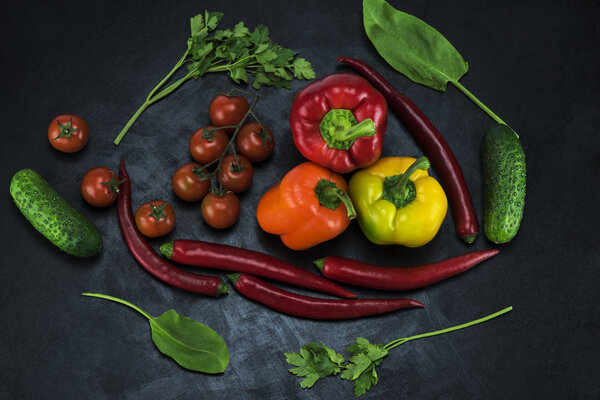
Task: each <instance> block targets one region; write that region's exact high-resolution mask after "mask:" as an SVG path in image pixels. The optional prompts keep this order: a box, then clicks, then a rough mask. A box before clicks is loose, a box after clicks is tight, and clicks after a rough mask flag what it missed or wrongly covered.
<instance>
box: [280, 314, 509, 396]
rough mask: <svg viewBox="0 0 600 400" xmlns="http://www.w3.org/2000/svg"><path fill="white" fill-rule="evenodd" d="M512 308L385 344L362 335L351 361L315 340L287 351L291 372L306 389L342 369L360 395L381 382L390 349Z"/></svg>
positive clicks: (349, 350) (477, 321) (474, 322)
mask: <svg viewBox="0 0 600 400" xmlns="http://www.w3.org/2000/svg"><path fill="white" fill-rule="evenodd" d="M511 310H512V307H507V308H505V309H503V310H500V311H498V312H495V313H494V314H491V315H488V316H487V317H483V318H479V319H476V320H474V321H471V322H467V323H465V324H461V325H457V326H453V327H451V328H446V329H441V330H438V331H434V332H428V333H423V334H420V335H414V336H410V337H406V338H400V339H396V340H393V341H391V342H390V343H388V344H386V345H385V346H384V345H381V344H372V343H370V342H369V341H368V340H367V339H365V338H361V337H359V338H357V339H356V342H354V343H352V344H351V345H350V346H348V347H347V348H346V352H348V353H350V354H351V357H350V358H349V359H348V361H346V359H345V358H344V356H342V355H341V354H340V353H337V352H336V351H335V350H332V349H330V348H328V347H326V346H324V345H323V344H317V343H312V342H311V343H308V344H305V345H304V346H302V349H300V353H296V352H292V353H283V354H284V355H285V359H286V361H287V362H288V363H289V364H291V365H294V366H295V368H291V369H289V371H290V372H291V373H292V374H294V375H297V376H299V377H302V378H304V379H302V381H300V386H301V387H302V388H303V389H306V388H310V387H312V386H313V385H314V384H315V383H316V382H317V381H318V380H319V379H322V378H325V377H327V376H330V375H338V374H340V372H341V374H340V377H341V378H342V379H345V380H349V381H354V394H355V395H356V396H357V397H358V396H362V395H363V394H365V393H366V392H367V391H368V390H369V389H371V386H373V385H376V384H377V382H378V380H379V378H378V376H377V372H376V371H375V367H377V366H378V365H379V364H381V362H382V361H383V358H384V357H386V356H387V355H388V354H389V351H390V350H392V349H393V348H394V347H397V346H400V345H401V344H404V343H406V342H409V341H411V340H415V339H421V338H425V337H430V336H436V335H441V334H444V333H448V332H452V331H456V330H459V329H464V328H467V327H469V326H473V325H477V324H480V323H482V322H485V321H488V320H490V319H492V318H496V317H498V316H500V315H502V314H505V313H507V312H509V311H511Z"/></svg>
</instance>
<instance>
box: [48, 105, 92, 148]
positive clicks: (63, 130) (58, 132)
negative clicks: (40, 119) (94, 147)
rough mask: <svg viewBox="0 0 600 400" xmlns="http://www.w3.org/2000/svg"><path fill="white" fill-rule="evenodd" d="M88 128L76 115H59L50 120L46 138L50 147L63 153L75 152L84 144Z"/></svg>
mask: <svg viewBox="0 0 600 400" xmlns="http://www.w3.org/2000/svg"><path fill="white" fill-rule="evenodd" d="M88 136H89V130H88V126H87V124H86V123H85V121H84V120H83V118H81V117H78V116H77V115H71V114H64V115H59V116H58V117H56V118H54V119H53V120H52V122H50V126H49V127H48V140H49V141H50V144H51V145H52V147H54V148H55V149H56V150H59V151H62V152H64V153H75V152H77V151H79V150H81V149H83V147H84V146H85V144H86V143H87V141H88Z"/></svg>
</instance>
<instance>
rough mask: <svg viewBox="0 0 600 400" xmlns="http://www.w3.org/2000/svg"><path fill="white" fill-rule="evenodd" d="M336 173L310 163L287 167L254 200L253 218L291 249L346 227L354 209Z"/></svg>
mask: <svg viewBox="0 0 600 400" xmlns="http://www.w3.org/2000/svg"><path fill="white" fill-rule="evenodd" d="M347 192H348V185H347V184H346V181H345V180H344V178H342V177H341V176H340V175H338V174H336V173H334V172H332V171H330V170H328V169H327V168H324V167H321V166H319V165H317V164H315V163H312V162H305V163H302V164H300V165H298V166H296V167H295V168H293V169H292V170H290V171H289V172H288V173H287V174H286V175H285V176H284V177H283V179H282V180H281V182H279V183H278V184H276V185H275V186H273V187H272V188H271V189H269V190H268V191H267V192H266V193H265V194H264V195H263V196H262V197H261V199H260V201H259V202H258V207H257V209H256V218H257V219H258V224H259V225H260V227H261V228H262V229H263V230H264V231H265V232H268V233H273V234H276V235H280V236H281V240H282V242H283V243H284V244H285V245H286V246H287V247H289V248H290V249H293V250H304V249H307V248H309V247H312V246H315V245H317V244H319V243H322V242H324V241H327V240H330V239H333V238H334V237H336V236H338V235H339V234H340V233H342V232H343V231H345V230H346V228H347V227H348V225H350V221H351V220H352V219H354V218H355V217H356V215H357V214H356V211H355V209H354V205H353V204H352V200H351V199H350V196H348V193H347Z"/></svg>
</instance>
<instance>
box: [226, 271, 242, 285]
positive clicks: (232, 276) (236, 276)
mask: <svg viewBox="0 0 600 400" xmlns="http://www.w3.org/2000/svg"><path fill="white" fill-rule="evenodd" d="M240 275H241V274H240V273H239V272H236V273H235V274H227V278H228V279H229V280H230V281H231V284H232V285H233V286H235V284H236V283H237V281H238V279H240Z"/></svg>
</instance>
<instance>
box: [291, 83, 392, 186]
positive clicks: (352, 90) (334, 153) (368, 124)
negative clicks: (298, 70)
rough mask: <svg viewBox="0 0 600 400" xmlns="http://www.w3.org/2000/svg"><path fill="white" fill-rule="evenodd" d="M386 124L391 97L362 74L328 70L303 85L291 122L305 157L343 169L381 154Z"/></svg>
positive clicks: (363, 164) (368, 162)
mask: <svg viewBox="0 0 600 400" xmlns="http://www.w3.org/2000/svg"><path fill="white" fill-rule="evenodd" d="M386 127H387V103H386V100H385V98H384V97H383V95H382V94H381V93H379V92H378V91H377V90H376V89H375V88H373V87H372V86H371V85H370V84H369V83H368V82H367V81H366V80H365V79H364V78H362V77H360V76H358V75H356V74H351V73H338V74H332V75H328V76H326V77H324V78H321V79H319V80H317V81H314V82H313V83H311V84H309V85H308V86H306V87H305V88H304V89H302V90H300V91H299V92H298V93H297V94H296V97H295V98H294V102H293V104H292V111H291V114H290V128H291V130H292V134H293V137H294V143H295V144H296V147H297V148H298V150H299V151H300V153H302V155H303V156H304V157H306V158H307V159H309V160H310V161H313V162H314V163H316V164H319V165H321V166H324V167H327V168H329V169H331V170H333V171H335V172H338V173H340V174H345V173H348V172H351V171H354V170H355V169H357V168H364V167H367V166H369V165H371V164H373V163H374V162H376V161H377V160H378V159H379V156H380V155H381V148H382V146H383V138H384V135H385V129H386Z"/></svg>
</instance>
